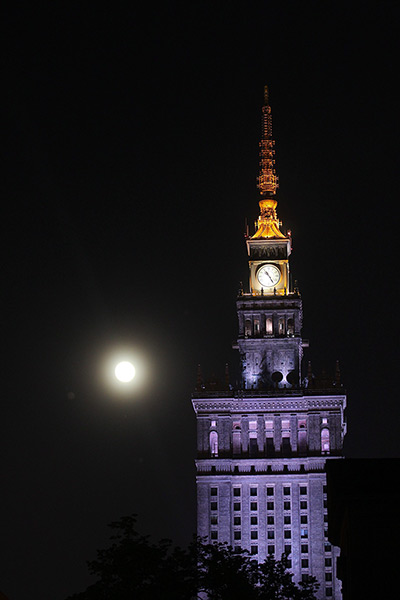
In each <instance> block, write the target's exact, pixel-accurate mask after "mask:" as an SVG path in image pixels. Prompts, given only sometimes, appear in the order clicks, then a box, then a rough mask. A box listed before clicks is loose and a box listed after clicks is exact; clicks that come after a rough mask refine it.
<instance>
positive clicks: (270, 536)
mask: <svg viewBox="0 0 400 600" xmlns="http://www.w3.org/2000/svg"><path fill="white" fill-rule="evenodd" d="M267 539H268V540H274V539H275V531H274V530H273V529H268V531H267Z"/></svg>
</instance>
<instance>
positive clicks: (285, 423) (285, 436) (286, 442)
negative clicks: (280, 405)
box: [281, 419, 291, 454]
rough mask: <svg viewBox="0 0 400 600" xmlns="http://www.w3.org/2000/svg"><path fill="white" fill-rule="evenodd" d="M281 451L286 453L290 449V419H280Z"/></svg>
mask: <svg viewBox="0 0 400 600" xmlns="http://www.w3.org/2000/svg"><path fill="white" fill-rule="evenodd" d="M281 426H282V452H283V453H284V454H288V453H290V451H291V446H290V421H289V420H288V419H282V424H281Z"/></svg>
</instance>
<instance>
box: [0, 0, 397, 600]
mask: <svg viewBox="0 0 400 600" xmlns="http://www.w3.org/2000/svg"><path fill="white" fill-rule="evenodd" d="M35 4H37V3H31V4H30V6H29V7H26V8H25V9H23V8H21V4H19V5H18V6H17V5H16V8H15V9H10V8H9V12H8V14H6V15H5V17H4V18H3V27H5V31H6V36H5V38H6V49H5V51H4V52H3V57H2V73H3V74H2V82H3V85H2V88H3V92H2V98H3V108H2V114H3V117H4V118H5V128H4V129H3V136H2V137H3V142H4V143H3V157H4V158H3V168H4V174H3V177H2V184H3V192H2V198H3V200H2V206H3V211H2V219H1V220H2V226H3V234H2V241H3V252H2V256H3V261H2V263H3V277H2V281H3V299H4V300H3V302H4V303H3V309H2V311H1V317H2V330H1V331H2V395H1V396H2V399H1V419H0V427H1V440H2V444H1V447H2V451H1V454H0V473H1V482H2V493H1V511H0V535H1V547H2V553H1V560H0V590H2V591H3V592H4V593H5V594H7V596H9V598H10V600H25V599H26V598H30V599H32V600H64V599H65V598H66V596H68V595H69V594H72V593H73V592H77V591H81V590H82V589H84V588H85V587H86V586H87V585H88V584H89V583H90V582H91V581H92V579H91V578H90V576H89V574H88V572H87V568H86V560H88V559H91V558H94V556H95V551H96V549H97V548H99V547H102V546H104V545H105V544H106V542H107V540H108V536H109V530H108V528H107V524H108V523H110V522H111V521H115V520H117V519H118V518H119V517H120V516H123V515H127V514H130V513H132V512H135V513H138V515H139V528H140V530H141V532H143V533H149V534H151V535H152V536H154V537H155V539H159V538H161V537H171V538H172V539H173V540H174V541H175V542H176V543H179V544H186V543H187V542H188V541H189V539H190V538H191V535H192V534H193V533H194V531H195V472H194V457H195V418H194V414H193V411H192V407H191V393H192V391H193V389H194V386H195V382H196V366H197V364H198V363H201V365H202V367H203V372H204V374H205V376H211V375H213V374H215V376H216V377H223V373H224V366H225V363H226V362H228V363H229V364H230V370H231V377H232V383H234V382H235V379H236V378H237V375H238V365H237V361H238V356H237V354H236V353H235V351H233V350H232V348H231V346H232V341H233V340H234V339H235V336H236V333H237V323H236V311H235V300H236V293H237V290H238V287H239V281H241V280H242V281H245V282H246V281H247V254H246V248H245V243H244V238H243V234H244V231H245V219H246V218H247V219H248V222H249V223H250V224H252V223H253V222H254V220H255V219H256V218H257V216H258V199H259V197H258V192H257V188H256V177H257V175H258V161H259V159H258V143H259V140H260V136H261V106H262V103H263V87H264V85H265V84H268V86H269V89H270V103H271V106H272V116H273V135H274V138H275V140H276V169H277V173H278V175H279V179H280V188H279V193H278V196H277V199H278V216H279V218H280V219H281V220H282V221H283V227H284V228H289V229H291V230H292V234H293V254H292V261H291V264H292V273H293V276H294V278H295V279H297V280H298V282H299V287H300V291H301V293H302V298H303V308H304V327H303V335H304V337H305V338H307V339H310V348H309V349H308V350H307V355H306V360H311V361H312V365H313V369H314V370H315V371H316V372H317V373H318V372H320V370H321V369H322V368H325V369H326V370H327V371H328V372H329V371H330V372H332V373H333V371H334V366H335V361H336V359H339V360H340V364H341V372H342V378H343V382H344V385H345V388H346V390H347V394H348V409H347V421H348V434H347V439H346V445H345V450H346V455H347V456H349V457H371V456H374V457H386V456H399V455H400V437H399V434H398V422H399V417H400V409H399V399H398V397H397V396H398V394H397V389H398V374H399V351H398V348H399V344H398V339H399V327H398V324H399V310H398V292H399V285H398V254H399V251H398V244H397V239H396V238H397V237H398V232H397V228H398V224H397V221H398V215H397V212H398V206H397V204H398V154H399V152H398V139H399V119H398V90H397V88H398V73H399V69H400V65H399V59H398V54H399V44H398V26H399V18H398V17H399V4H398V3H397V2H375V3H374V2H372V3H371V2H369V3H352V2H348V3H342V2H330V1H327V2H310V1H305V2H281V3H278V2H268V1H264V2H249V3H245V2H242V3H234V2H233V3H232V2H228V1H226V2H225V1H221V2H209V1H205V2H190V1H189V2H186V3H183V2H182V3H178V2H173V1H171V2H168V3H167V2H165V3H162V4H157V3H154V2H153V3H148V5H146V6H147V7H146V8H144V7H141V8H134V7H133V4H132V3H121V2H115V3H102V2H96V3H94V2H93V3H92V2H85V3H82V4H83V6H82V5H78V4H76V8H74V7H73V4H69V3H68V4H66V3H58V2H54V3H51V4H50V3H49V5H48V7H47V8H46V9H41V8H38V7H37V6H35ZM62 4H63V7H61V5H62ZM22 6H23V5H22ZM4 208H5V210H4ZM123 352H127V353H128V354H129V355H132V356H134V357H135V358H136V360H137V364H138V365H140V372H141V374H142V377H141V379H142V381H141V382H140V381H138V382H137V384H136V386H134V387H133V388H132V390H131V392H130V393H128V394H127V393H125V394H122V393H121V392H119V391H118V390H117V389H115V388H112V387H111V385H110V384H109V382H108V381H107V379H106V377H105V372H106V370H107V369H108V368H109V364H110V361H111V360H112V358H113V357H114V356H116V355H117V354H118V353H123Z"/></svg>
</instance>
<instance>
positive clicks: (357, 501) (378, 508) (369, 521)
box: [326, 458, 400, 600]
mask: <svg viewBox="0 0 400 600" xmlns="http://www.w3.org/2000/svg"><path fill="white" fill-rule="evenodd" d="M326 472H327V489H328V494H327V499H328V514H329V527H328V537H329V541H330V542H331V544H334V545H335V546H339V547H340V557H339V558H338V559H337V563H338V565H337V571H338V577H339V578H340V579H341V580H342V592H343V600H358V599H360V600H361V599H363V600H365V599H369V598H376V599H379V600H380V599H387V598H393V599H394V598H398V597H399V590H398V580H399V574H398V568H399V558H400V551H399V537H400V512H399V506H400V485H399V475H400V459H399V458H386V459H385V458H371V459H345V460H340V461H328V462H327V464H326Z"/></svg>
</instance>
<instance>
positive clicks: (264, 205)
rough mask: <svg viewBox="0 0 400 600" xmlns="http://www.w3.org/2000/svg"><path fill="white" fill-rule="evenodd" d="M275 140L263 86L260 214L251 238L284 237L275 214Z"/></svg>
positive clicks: (259, 187) (259, 182) (266, 94)
mask: <svg viewBox="0 0 400 600" xmlns="http://www.w3.org/2000/svg"><path fill="white" fill-rule="evenodd" d="M274 145H275V142H274V140H273V139H272V116H271V107H270V105H269V98H268V87H267V86H265V87H264V106H263V107H262V135H261V142H260V176H259V177H258V184H257V187H258V189H259V190H260V194H261V200H260V202H259V205H260V216H259V218H258V221H257V223H256V227H257V231H256V233H255V234H254V235H253V238H285V237H286V236H285V235H284V234H283V233H282V232H281V230H280V229H279V228H280V226H281V225H282V223H281V222H280V221H279V219H278V216H277V214H276V205H277V204H278V203H277V201H276V200H275V199H274V196H275V194H276V190H277V189H278V177H277V175H276V174H275V169H274V164H275V160H274V155H275V150H274Z"/></svg>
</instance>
